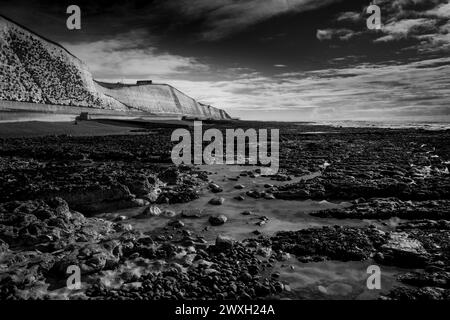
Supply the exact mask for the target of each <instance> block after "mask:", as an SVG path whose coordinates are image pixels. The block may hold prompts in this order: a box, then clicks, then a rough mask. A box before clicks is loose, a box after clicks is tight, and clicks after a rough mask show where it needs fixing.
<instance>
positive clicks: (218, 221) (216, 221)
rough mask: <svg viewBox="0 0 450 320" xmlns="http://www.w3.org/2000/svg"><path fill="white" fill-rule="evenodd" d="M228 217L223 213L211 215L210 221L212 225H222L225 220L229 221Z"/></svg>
mask: <svg viewBox="0 0 450 320" xmlns="http://www.w3.org/2000/svg"><path fill="white" fill-rule="evenodd" d="M227 220H228V218H227V217H226V216H225V215H223V214H221V215H217V216H210V217H209V219H208V221H209V223H210V224H211V225H212V226H220V225H222V224H224V223H225V222H227Z"/></svg>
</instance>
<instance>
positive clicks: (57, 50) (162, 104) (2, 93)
mask: <svg viewBox="0 0 450 320" xmlns="http://www.w3.org/2000/svg"><path fill="white" fill-rule="evenodd" d="M0 100H7V101H18V102H33V103H46V104H54V105H63V106H75V107H90V108H96V109H106V110H117V111H143V112H148V113H151V114H155V115H158V114H173V115H187V116H198V117H207V118H214V119H226V118H229V116H228V114H226V112H224V111H223V110H219V109H216V108H213V107H208V106H205V105H202V104H200V103H198V102H197V101H195V100H194V99H192V98H190V97H188V96H186V95H185V94H183V93H182V92H180V91H178V90H176V89H175V88H173V87H171V86H169V85H152V84H150V85H140V86H130V85H119V86H118V85H112V84H105V83H97V82H95V81H94V79H93V77H92V75H91V73H90V72H89V70H88V67H87V66H86V65H85V64H84V63H83V62H82V61H81V60H79V59H78V58H77V57H75V56H74V55H72V54H71V53H70V52H68V51H67V50H66V49H64V48H63V47H61V46H60V45H58V44H56V43H54V42H52V41H50V40H47V39H45V38H43V37H41V36H39V35H36V34H35V33H33V32H31V31H29V30H27V29H26V28H24V27H22V26H19V25H17V24H16V23H14V22H12V21H10V20H8V19H6V18H4V17H2V16H0Z"/></svg>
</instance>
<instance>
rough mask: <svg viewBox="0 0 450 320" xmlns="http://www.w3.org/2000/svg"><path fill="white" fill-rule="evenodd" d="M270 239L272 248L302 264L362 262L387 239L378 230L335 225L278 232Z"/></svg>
mask: <svg viewBox="0 0 450 320" xmlns="http://www.w3.org/2000/svg"><path fill="white" fill-rule="evenodd" d="M270 240H271V244H272V249H274V250H281V251H283V252H287V253H291V254H294V255H296V256H297V257H298V258H299V259H300V260H302V261H306V260H308V261H321V260H327V259H333V260H340V261H351V260H355V261H361V260H366V259H368V258H369V257H371V256H372V255H374V254H375V253H376V252H377V251H378V250H379V249H380V248H381V246H382V245H383V244H385V243H386V242H387V236H386V235H385V234H384V233H383V232H382V231H380V230H377V229H371V228H351V227H337V226H336V227H323V228H311V229H305V230H300V231H294V232H293V231H287V232H286V231H285V232H279V233H277V234H276V235H275V236H273V237H272V238H270ZM305 259H306V260H305Z"/></svg>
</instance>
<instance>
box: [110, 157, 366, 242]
mask: <svg viewBox="0 0 450 320" xmlns="http://www.w3.org/2000/svg"><path fill="white" fill-rule="evenodd" d="M199 168H200V169H202V170H207V171H209V172H212V174H210V175H209V178H210V179H211V180H212V181H213V182H214V183H216V184H218V185H220V186H221V187H222V188H223V192H220V193H217V194H214V193H212V192H211V191H210V190H209V189H208V188H207V186H205V187H204V188H203V189H202V190H201V196H200V198H199V199H197V200H194V201H191V202H189V203H182V204H172V205H159V207H160V208H161V209H162V210H164V209H169V210H172V211H174V212H176V213H177V214H180V213H181V211H183V210H187V209H200V210H202V217H201V218H198V219H182V221H183V222H184V223H185V225H186V228H188V229H191V230H193V231H196V232H198V233H200V234H202V235H203V236H204V237H205V239H206V240H209V241H212V240H214V239H215V238H216V236H217V234H223V235H227V236H231V237H232V238H234V239H237V240H243V239H246V238H249V237H252V236H254V235H253V234H252V231H254V230H259V231H260V232H262V233H263V234H267V235H272V234H274V233H275V232H278V231H292V230H300V229H305V228H311V227H320V226H329V225H336V224H339V225H349V226H361V225H367V224H369V222H368V221H361V220H350V219H348V220H337V219H322V218H317V217H313V216H310V215H309V213H311V212H314V211H318V210H324V209H331V208H338V207H343V206H348V205H349V203H346V202H343V203H331V202H327V201H312V200H306V201H292V200H280V199H272V200H267V199H253V198H251V197H248V196H246V195H245V193H246V192H247V191H248V190H258V191H262V190H264V189H265V188H264V185H265V184H267V183H268V184H272V185H282V184H290V183H295V182H298V181H300V180H301V179H310V178H312V177H314V176H316V175H310V176H306V177H294V178H293V179H292V180H291V181H283V182H281V181H274V180H271V178H270V177H262V176H257V177H256V178H250V177H240V178H239V181H231V180H229V178H235V177H237V176H239V174H240V173H241V172H244V171H249V170H250V169H251V167H244V166H230V165H228V166H225V165H224V166H207V167H206V166H200V167H199ZM254 168H255V167H253V169H254ZM237 184H243V185H244V186H245V188H244V189H242V190H238V189H235V188H234V186H235V185H237ZM241 194H242V195H243V196H244V197H245V200H243V201H239V200H236V199H234V197H236V196H238V195H241ZM213 197H223V198H225V202H224V204H223V205H220V206H215V205H211V204H209V203H208V202H209V201H210V200H211V198H213ZM143 210H144V209H143V208H137V209H136V208H134V209H128V210H122V211H119V212H116V213H115V214H120V215H126V216H128V217H133V216H136V215H139V214H140V213H141V212H142V211H143ZM243 211H251V212H252V214H251V215H249V216H244V215H242V212H243ZM218 214H223V215H225V216H226V217H227V218H228V221H227V222H226V223H225V224H224V225H222V226H217V227H215V226H211V225H210V224H209V222H208V218H209V217H210V216H211V215H218ZM263 216H265V217H267V218H269V221H268V222H267V223H266V224H265V225H263V226H257V225H256V223H257V222H259V221H260V217H263ZM168 221H169V218H165V217H151V218H145V219H136V218H132V219H130V220H128V221H127V223H130V224H131V225H132V226H133V227H134V228H135V229H137V230H140V231H142V232H147V231H152V230H155V229H158V228H161V227H164V226H165V225H166V224H167V222H168ZM205 227H207V230H205Z"/></svg>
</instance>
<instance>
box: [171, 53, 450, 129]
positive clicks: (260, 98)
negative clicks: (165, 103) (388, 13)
mask: <svg viewBox="0 0 450 320" xmlns="http://www.w3.org/2000/svg"><path fill="white" fill-rule="evenodd" d="M449 72H450V58H439V59H429V60H424V61H418V62H411V63H408V64H404V65H393V64H381V65H380V64H376V65H372V64H362V65H359V66H356V67H348V68H340V69H323V70H316V71H309V72H288V73H280V74H278V75H275V76H272V77H268V76H263V75H261V74H259V73H251V74H241V75H239V76H236V79H233V80H231V79H230V80H222V81H196V82H192V81H180V80H177V79H173V80H171V83H172V84H174V85H175V86H177V87H178V88H180V89H181V90H183V91H185V92H187V93H189V94H190V95H192V96H194V97H197V98H198V99H200V100H201V101H204V102H205V103H208V104H212V105H215V106H218V107H221V108H225V109H226V110H227V111H229V112H230V113H231V114H233V115H235V116H250V117H252V118H255V119H266V117H267V119H270V118H272V119H274V118H277V119H283V120H288V121H300V120H326V119H379V120H382V119H392V118H399V117H402V118H408V117H410V118H416V119H420V118H427V117H428V118H430V117H432V116H435V119H444V118H446V119H447V120H449V119H450V106H449V105H448V96H449V95H450V82H449V81H448V74H449ZM436 117H437V118H436Z"/></svg>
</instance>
